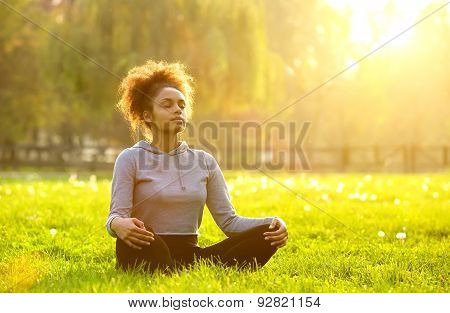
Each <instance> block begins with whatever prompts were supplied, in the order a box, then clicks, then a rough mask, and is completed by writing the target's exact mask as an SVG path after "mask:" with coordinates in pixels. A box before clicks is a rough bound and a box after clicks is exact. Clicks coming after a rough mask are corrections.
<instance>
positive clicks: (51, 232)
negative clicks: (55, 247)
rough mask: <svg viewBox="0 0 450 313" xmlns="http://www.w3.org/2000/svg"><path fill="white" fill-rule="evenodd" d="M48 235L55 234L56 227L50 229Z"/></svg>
mask: <svg viewBox="0 0 450 313" xmlns="http://www.w3.org/2000/svg"><path fill="white" fill-rule="evenodd" d="M50 235H52V236H55V235H56V229H54V228H52V229H50Z"/></svg>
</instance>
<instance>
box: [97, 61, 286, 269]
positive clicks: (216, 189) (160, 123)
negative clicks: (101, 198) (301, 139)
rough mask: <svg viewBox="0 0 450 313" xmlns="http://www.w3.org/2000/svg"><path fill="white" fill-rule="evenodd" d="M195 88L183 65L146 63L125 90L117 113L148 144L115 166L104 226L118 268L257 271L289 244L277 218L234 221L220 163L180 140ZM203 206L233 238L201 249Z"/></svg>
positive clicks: (126, 154)
mask: <svg viewBox="0 0 450 313" xmlns="http://www.w3.org/2000/svg"><path fill="white" fill-rule="evenodd" d="M192 83H193V79H192V77H191V76H189V75H188V74H187V73H186V71H185V67H184V66H183V65H182V64H179V63H171V64H168V63H166V62H163V61H162V62H159V63H156V62H153V61H147V63H146V64H144V65H143V66H139V67H135V68H133V69H132V70H130V71H129V73H128V75H127V76H126V77H125V78H124V80H123V81H122V83H121V85H120V88H119V92H120V96H121V99H120V101H119V103H118V108H119V110H120V111H121V112H122V114H123V115H124V117H125V118H126V119H127V120H128V122H129V123H130V126H131V128H132V129H133V130H134V131H135V130H136V129H140V130H141V131H143V132H144V134H145V137H146V140H141V141H139V142H137V143H136V144H135V145H134V146H132V147H130V148H126V149H124V150H123V151H122V152H121V153H120V154H119V156H118V157H117V160H116V163H115V166H114V173H113V180H112V187H111V205H110V212H109V216H108V219H107V222H106V228H107V230H108V232H109V234H110V235H111V236H112V237H115V238H117V241H116V258H117V263H116V268H121V269H125V270H126V269H129V268H134V267H137V266H141V265H142V266H143V268H144V269H146V270H149V271H154V270H155V269H160V270H163V271H165V270H169V271H170V270H172V269H179V268H182V267H183V266H186V265H190V264H192V263H193V262H194V261H195V260H196V259H207V260H211V261H212V262H214V263H216V264H221V265H224V266H237V267H239V268H243V267H246V268H250V269H256V268H259V267H261V266H263V265H264V264H266V263H267V261H268V260H269V259H270V258H271V257H272V255H274V253H275V252H276V251H277V249H278V248H280V247H282V246H284V245H285V244H286V242H287V239H288V232H287V229H286V225H285V223H284V222H283V220H281V219H280V218H278V217H266V218H248V217H242V216H239V215H236V212H235V209H234V207H233V206H232V204H231V202H230V197H229V194H228V190H227V186H226V184H225V180H224V176H223V174H222V171H221V170H220V168H219V166H218V164H217V162H216V160H215V158H214V157H213V156H212V155H211V154H209V153H207V152H205V151H203V150H197V149H191V148H190V147H189V146H188V145H187V143H186V142H185V141H180V140H178V135H179V134H180V133H181V132H182V131H183V130H184V129H185V127H186V121H187V119H188V118H189V117H190V115H191V112H192V111H191V104H192V95H193V88H192ZM150 139H151V140H150ZM150 141H151V142H150ZM205 203H206V205H207V207H208V209H209V210H210V212H211V214H212V216H213V218H214V221H215V222H216V223H217V225H218V226H219V227H220V229H221V230H222V231H223V232H224V233H225V234H226V235H227V237H228V238H226V239H224V240H222V241H220V242H218V243H216V244H214V245H211V246H209V247H200V246H199V245H198V240H197V237H198V228H199V227H200V224H201V221H202V215H203V207H204V204H205Z"/></svg>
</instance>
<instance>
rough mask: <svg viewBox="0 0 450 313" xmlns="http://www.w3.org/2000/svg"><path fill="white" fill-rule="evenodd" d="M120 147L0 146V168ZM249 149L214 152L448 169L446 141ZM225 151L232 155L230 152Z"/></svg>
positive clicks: (111, 157) (91, 162) (92, 157)
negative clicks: (433, 143) (398, 144)
mask: <svg viewBox="0 0 450 313" xmlns="http://www.w3.org/2000/svg"><path fill="white" fill-rule="evenodd" d="M123 148H124V147H110V146H95V147H94V146H93V147H82V148H81V147H76V148H74V147H64V146H53V147H50V146H47V147H42V146H33V145H15V146H4V145H3V146H2V145H0V170H8V169H17V168H20V167H24V166H26V167H36V168H42V167H54V168H58V169H62V170H64V169H66V168H76V169H80V170H89V171H96V170H110V169H112V168H113V165H114V162H115V159H116V157H117V155H118V154H119V153H120V151H122V149H123ZM250 150H251V152H252V153H251V154H253V155H254V156H256V159H258V158H259V159H258V160H259V161H258V162H256V161H255V162H254V164H253V165H252V164H251V162H247V163H248V164H247V166H243V157H245V158H246V159H247V158H248V157H247V154H246V153H245V152H243V151H247V149H238V150H237V149H234V150H233V149H231V147H224V149H222V150H220V151H218V152H217V153H215V156H216V157H217V159H218V160H219V163H220V165H221V167H222V168H223V169H251V168H252V166H253V167H254V168H256V167H260V166H261V167H264V166H266V165H268V164H273V163H274V161H276V160H277V158H278V157H279V156H283V160H282V166H279V168H277V169H282V170H287V171H313V172H315V171H318V172H320V171H340V172H346V171H375V172H377V171H379V172H389V171H394V172H423V171H442V170H448V169H449V166H450V151H449V150H450V147H449V146H343V147H308V148H304V149H303V150H302V151H303V152H304V154H303V155H304V156H305V157H306V158H304V159H303V162H302V157H301V155H298V151H296V150H294V149H287V148H285V149H283V148H277V149H272V150H267V149H264V150H262V149H260V150H255V149H253V150H252V149H250ZM230 151H231V153H230ZM234 151H236V152H234ZM227 152H228V153H227ZM230 155H231V156H232V157H229V156H230ZM227 156H228V157H227ZM256 159H255V160H256ZM272 168H273V167H272Z"/></svg>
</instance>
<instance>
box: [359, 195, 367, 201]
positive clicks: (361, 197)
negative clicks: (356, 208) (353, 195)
mask: <svg viewBox="0 0 450 313" xmlns="http://www.w3.org/2000/svg"><path fill="white" fill-rule="evenodd" d="M367 196H368V195H367V193H363V194H362V195H360V197H359V200H361V201H363V202H364V201H366V200H367Z"/></svg>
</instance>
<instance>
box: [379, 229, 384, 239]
mask: <svg viewBox="0 0 450 313" xmlns="http://www.w3.org/2000/svg"><path fill="white" fill-rule="evenodd" d="M384 235H385V234H384V231H382V230H380V231H379V232H378V237H381V238H383V237H384Z"/></svg>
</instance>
